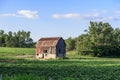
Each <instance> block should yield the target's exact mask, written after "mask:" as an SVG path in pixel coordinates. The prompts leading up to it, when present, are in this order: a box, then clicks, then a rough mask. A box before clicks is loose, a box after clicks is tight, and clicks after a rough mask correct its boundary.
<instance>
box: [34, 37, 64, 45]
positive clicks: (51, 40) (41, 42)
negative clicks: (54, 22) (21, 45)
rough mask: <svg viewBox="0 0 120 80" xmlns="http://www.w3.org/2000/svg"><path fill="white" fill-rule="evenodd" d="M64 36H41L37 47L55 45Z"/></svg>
mask: <svg viewBox="0 0 120 80" xmlns="http://www.w3.org/2000/svg"><path fill="white" fill-rule="evenodd" d="M60 38H62V37H50V38H41V39H39V40H38V42H37V44H36V47H37V46H38V47H54V46H56V45H57V43H58V41H59V39H60Z"/></svg>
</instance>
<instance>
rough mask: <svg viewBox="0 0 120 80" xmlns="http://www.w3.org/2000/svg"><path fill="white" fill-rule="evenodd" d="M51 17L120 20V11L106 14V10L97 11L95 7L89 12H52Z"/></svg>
mask: <svg viewBox="0 0 120 80" xmlns="http://www.w3.org/2000/svg"><path fill="white" fill-rule="evenodd" d="M52 17H53V18H55V19H73V18H74V19H77V20H88V21H90V20H94V21H110V20H115V21H117V20H120V11H116V12H115V14H113V12H112V13H111V14H108V11H107V10H101V11H98V10H97V9H93V12H91V13H85V14H81V13H67V14H53V15H52Z"/></svg>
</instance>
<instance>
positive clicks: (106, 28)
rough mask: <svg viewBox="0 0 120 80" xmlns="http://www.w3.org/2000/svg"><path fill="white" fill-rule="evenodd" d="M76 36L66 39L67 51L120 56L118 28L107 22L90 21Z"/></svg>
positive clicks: (119, 31)
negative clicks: (83, 32)
mask: <svg viewBox="0 0 120 80" xmlns="http://www.w3.org/2000/svg"><path fill="white" fill-rule="evenodd" d="M85 32H86V33H85V34H81V35H80V36H78V37H76V38H71V37H70V38H68V39H66V40H65V41H66V45H67V51H71V50H76V51H77V53H78V54H82V55H93V56H120V28H113V27H112V26H111V25H110V24H109V23H103V22H93V21H90V26H89V28H88V30H85Z"/></svg>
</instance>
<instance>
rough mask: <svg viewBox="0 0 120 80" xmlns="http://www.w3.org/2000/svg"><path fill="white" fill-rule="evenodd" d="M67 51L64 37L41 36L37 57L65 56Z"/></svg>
mask: <svg viewBox="0 0 120 80" xmlns="http://www.w3.org/2000/svg"><path fill="white" fill-rule="evenodd" d="M63 50H64V51H63ZM65 53H66V45H65V42H64V40H63V38H62V37H51V38H41V39H39V40H38V42H37V44H36V57H37V58H56V57H65Z"/></svg>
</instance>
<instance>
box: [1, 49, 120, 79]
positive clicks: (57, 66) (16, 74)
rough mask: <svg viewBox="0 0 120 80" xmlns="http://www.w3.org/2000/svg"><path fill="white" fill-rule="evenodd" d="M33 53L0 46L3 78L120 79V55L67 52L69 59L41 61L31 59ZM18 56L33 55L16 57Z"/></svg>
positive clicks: (33, 51) (29, 50)
mask: <svg viewBox="0 0 120 80" xmlns="http://www.w3.org/2000/svg"><path fill="white" fill-rule="evenodd" d="M3 52H4V53H3ZM34 53H35V49H33V48H30V49H29V48H0V74H2V75H3V80H120V59H119V58H98V57H91V56H80V55H78V54H76V53H75V52H68V53H67V57H68V59H57V60H44V61H43V60H36V59H34V57H33V56H34ZM3 55H4V56H3ZM21 55H33V56H32V57H31V58H29V57H26V58H24V57H17V56H21ZM6 56H7V57H6ZM10 56H11V57H10Z"/></svg>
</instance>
